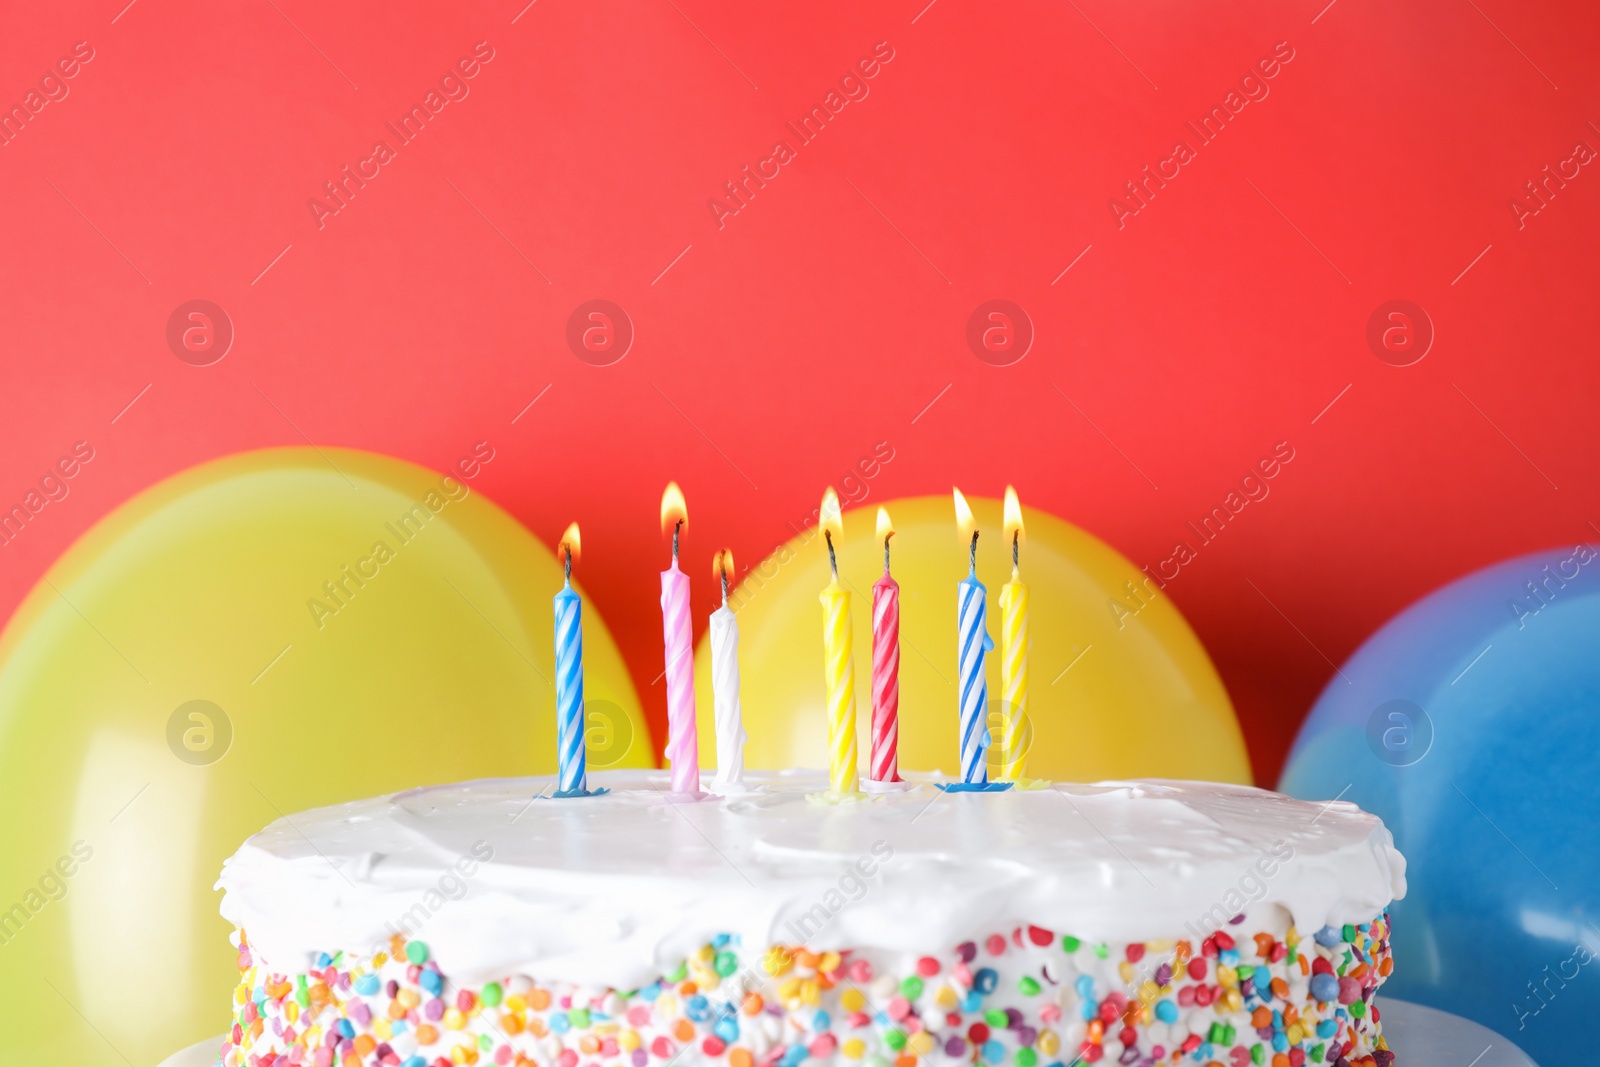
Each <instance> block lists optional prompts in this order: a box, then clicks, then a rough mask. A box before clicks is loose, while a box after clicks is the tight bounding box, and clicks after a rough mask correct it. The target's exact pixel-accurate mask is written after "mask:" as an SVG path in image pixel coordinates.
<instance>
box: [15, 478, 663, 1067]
mask: <svg viewBox="0 0 1600 1067" xmlns="http://www.w3.org/2000/svg"><path fill="white" fill-rule="evenodd" d="M491 455H492V453H491ZM479 458H481V455H480V457H479ZM467 469H470V470H472V471H473V472H474V473H476V470H477V468H476V467H472V466H469V467H468V468H467ZM579 562H580V569H579V572H578V573H579V574H581V573H582V569H581V567H582V564H583V563H585V562H586V561H583V560H580V561H579ZM594 562H595V563H596V564H597V565H603V561H598V560H597V561H594ZM560 586H561V567H560V565H559V564H558V563H557V561H556V559H555V557H554V555H552V553H551V552H550V551H549V550H548V549H546V548H545V547H544V546H543V545H542V544H540V543H539V542H538V541H536V540H535V539H534V538H533V537H532V536H531V535H530V534H529V533H528V531H527V530H526V529H525V528H524V527H523V526H521V525H520V524H519V523H518V522H517V521H516V520H515V519H513V518H511V517H510V516H509V515H507V514H506V513H505V512H504V511H502V510H501V509H500V508H499V507H497V506H496V505H494V504H492V503H490V502H489V501H488V500H487V499H486V498H485V497H484V496H483V495H482V494H480V493H479V492H478V491H477V490H476V489H474V488H472V483H471V482H470V481H464V480H462V479H461V478H458V477H441V475H439V474H438V473H436V472H433V471H428V470H424V469H423V468H421V467H417V466H414V465H412V464H409V463H404V462H401V461H399V460H396V459H392V458H389V457H385V456H379V455H374V454H371V453H366V452H356V451H347V450H342V449H332V448H328V449H322V450H320V451H319V450H314V449H310V448H294V449H272V450H267V451H261V452H250V453H246V454H243V455H237V456H231V457H228V458H226V459H222V460H218V461H216V462H213V463H208V464H205V465H203V466H200V467H197V468H194V469H193V470H190V471H187V472H185V473H183V474H180V475H178V476H176V477H174V478H171V479H169V480H168V481H165V482H163V483H161V484H159V485H157V486H155V487H153V488H151V489H149V490H148V491H146V492H144V493H142V494H141V495H139V496H138V497H136V498H134V499H133V500H131V501H129V502H128V503H127V504H125V505H123V506H122V507H121V508H119V509H118V510H117V511H115V512H113V513H112V514H111V515H109V516H108V517H106V518H105V519H104V520H102V521H101V522H100V523H99V524H98V525H97V526H95V527H94V528H93V529H92V530H90V531H89V532H88V533H87V534H85V535H84V536H83V538H82V539H81V540H79V541H78V543H77V544H75V545H74V546H73V547H72V548H71V549H70V550H69V551H68V552H67V553H66V554H65V555H64V556H62V558H61V559H60V560H59V561H58V562H57V563H56V564H55V566H53V567H52V568H51V569H50V571H49V573H47V574H46V575H45V577H44V579H43V580H42V581H41V582H40V583H39V585H38V586H37V587H36V588H35V589H34V590H33V591H32V593H30V594H29V596H28V598H27V599H26V600H25V601H24V603H23V605H22V607H21V608H20V609H19V610H18V611H17V613H16V615H15V617H14V618H13V619H12V621H11V623H10V625H9V626H8V627H7V629H6V631H5V633H4V635H3V637H0V810H4V811H5V812H6V828H5V831H4V841H5V847H4V848H3V849H0V1051H3V1055H0V1060H3V1061H4V1062H6V1063H13V1062H15V1063H24V1062H26V1063H82V1064H87V1063H100V1064H112V1063H121V1062H123V1061H127V1062H130V1063H134V1064H151V1063H156V1062H159V1061H160V1060H161V1059H162V1058H163V1057H165V1056H167V1055H168V1054H170V1053H171V1052H173V1051H174V1050H176V1049H179V1048H183V1047H185V1046H187V1045H189V1044H192V1043H193V1042H195V1041H198V1040H201V1039H204V1038H206V1037H208V1036H211V1035H214V1034H220V1033H222V1032H223V1030H225V1029H226V1028H227V1026H228V1025H229V1022H230V1014H229V1011H230V1001H229V996H230V992H231V989H232V987H233V986H234V984H235V983H236V982H237V979H238V972H237V969H236V963H235V953H234V952H233V950H232V948H231V947H230V946H229V945H228V942H227V937H228V932H229V928H228V925H227V923H226V922H224V921H223V919H222V918H221V917H220V916H219V915H218V914H217V905H218V899H219V898H218V894H217V893H216V892H214V891H213V888H212V887H213V884H214V883H215V881H216V878H217V874H218V871H219V870H220V868H221V865H222V861H223V859H224V858H225V857H227V856H228V855H229V854H231V853H232V852H233V851H234V849H236V848H237V847H238V846H239V843H240V842H241V841H242V840H243V839H244V838H245V837H246V836H248V835H249V834H251V833H253V832H255V831H256V830H259V829H260V828H261V827H262V826H264V825H265V824H267V823H268V822H271V821H272V820H274V819H276V818H278V817H279V816H282V815H285V814H293V813H294V812H296V811H300V810H303V809H305V808H310V807H315V806H318V805H325V804H332V803H336V802H339V801H344V800H351V799H355V798H358V797H363V796H370V795H373V794H377V793H383V792H387V791H393V790H398V789H404V788H407V787H410V786H415V785H420V784H424V783H430V782H443V781H451V780H459V779H465V778H474V777H480V776H491V775H516V774H529V773H550V772H553V771H554V770H555V766H556V758H555V738H556V727H555V696H554V689H553V688H552V686H551V684H550V679H551V678H552V677H553V676H554V674H553V663H552V661H553V659H554V650H553V633H552V631H553V613H552V606H551V597H552V596H553V595H554V594H555V592H556V590H557V589H559V588H560ZM584 623H585V632H584V637H585V642H586V649H585V652H586V657H585V663H586V672H585V674H586V687H587V696H588V710H589V728H590V738H591V745H590V766H591V767H593V766H597V765H617V766H634V767H644V766H653V765H654V758H653V755H652V749H651V745H650V739H649V735H648V733H647V729H646V727H645V725H644V720H643V717H642V715H641V713H640V709H639V702H638V698H637V696H636V694H635V693H634V689H633V684H632V682H631V681H630V679H629V676H628V672H627V671H626V670H625V669H624V667H623V663H622V658H621V656H620V655H619V654H618V652H617V648H616V645H615V644H614V643H613V641H612V639H611V635H610V634H609V633H608V632H607V630H606V627H605V624H604V623H603V622H602V621H601V619H600V617H599V615H598V614H597V613H596V612H595V611H594V610H593V608H592V607H589V606H587V605H586V606H585V619H584Z"/></svg>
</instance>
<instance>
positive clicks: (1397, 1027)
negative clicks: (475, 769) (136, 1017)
mask: <svg viewBox="0 0 1600 1067" xmlns="http://www.w3.org/2000/svg"><path fill="white" fill-rule="evenodd" d="M1378 1005H1379V1007H1380V1008H1382V1009H1383V1033H1384V1036H1385V1037H1387V1038H1388V1039H1389V1047H1390V1048H1391V1049H1393V1050H1394V1054H1395V1067H1464V1065H1465V1064H1471V1065H1472V1067H1539V1065H1538V1064H1536V1063H1534V1062H1533V1060H1531V1059H1529V1058H1528V1055H1527V1053H1525V1052H1523V1051H1522V1050H1521V1049H1519V1048H1517V1046H1516V1045H1514V1044H1512V1043H1511V1042H1510V1041H1509V1040H1507V1039H1506V1038H1503V1037H1501V1036H1500V1035H1499V1034H1497V1033H1495V1032H1494V1031H1493V1030H1490V1029H1488V1028H1486V1027H1482V1026H1479V1025H1478V1024H1477V1023H1475V1022H1471V1021H1469V1020H1467V1019H1463V1018H1461V1017H1460V1016H1459V1015H1451V1014H1450V1013H1449V1012H1444V1011H1439V1010H1438V1009H1437V1008H1425V1007H1423V1006H1422V1005H1421V1004H1412V1003H1409V1002H1407V1001H1404V1000H1390V999H1389V998H1387V997H1380V998H1378ZM221 1045H222V1038H221V1037H220V1036H219V1037H214V1038H212V1039H211V1040H209V1041H202V1042H200V1043H199V1044H198V1045H194V1046H192V1047H190V1048H186V1049H184V1050H183V1051H182V1052H180V1053H178V1054H177V1055H175V1056H172V1057H170V1058H169V1059H167V1060H166V1061H164V1062H163V1063H162V1064H161V1067H216V1064H217V1049H218V1048H220V1047H221Z"/></svg>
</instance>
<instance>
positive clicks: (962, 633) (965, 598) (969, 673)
mask: <svg viewBox="0 0 1600 1067" xmlns="http://www.w3.org/2000/svg"><path fill="white" fill-rule="evenodd" d="M953 492H954V494H955V504H956V522H957V524H958V525H959V526H960V528H961V532H962V533H963V534H966V533H968V532H969V531H970V532H971V535H972V543H971V549H970V550H969V555H968V557H967V576H966V577H965V578H963V579H962V580H961V581H960V582H959V583H957V585H956V654H957V656H958V657H959V666H960V675H961V677H960V682H959V691H960V699H961V780H962V782H963V783H965V784H966V785H978V786H981V785H986V784H987V783H988V781H989V765H988V761H987V758H986V757H987V756H988V752H989V682H988V680H987V679H986V678H985V677H984V673H983V668H984V660H985V659H986V658H987V657H988V654H989V653H990V652H992V651H994V639H993V638H991V637H990V636H989V630H988V626H987V621H988V605H987V603H986V598H987V597H988V592H989V591H988V590H987V589H985V588H984V587H983V583H982V582H980V581H978V532H977V530H976V529H974V528H973V526H974V523H973V519H972V509H971V508H969V507H968V506H967V501H966V498H965V497H963V496H962V495H961V490H959V489H956V490H953Z"/></svg>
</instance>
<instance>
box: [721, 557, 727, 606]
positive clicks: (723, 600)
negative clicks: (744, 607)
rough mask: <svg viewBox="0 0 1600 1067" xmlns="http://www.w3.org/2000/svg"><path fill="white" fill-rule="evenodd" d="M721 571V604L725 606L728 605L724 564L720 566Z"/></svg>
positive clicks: (725, 567)
mask: <svg viewBox="0 0 1600 1067" xmlns="http://www.w3.org/2000/svg"><path fill="white" fill-rule="evenodd" d="M721 573H722V606H723V607H727V606H728V568H727V566H726V565H724V566H723V567H722V570H721Z"/></svg>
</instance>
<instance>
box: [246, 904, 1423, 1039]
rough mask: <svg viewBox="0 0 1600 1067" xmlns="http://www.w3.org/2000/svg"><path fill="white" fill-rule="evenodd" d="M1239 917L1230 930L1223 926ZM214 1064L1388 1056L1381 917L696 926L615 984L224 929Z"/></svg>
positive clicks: (414, 946) (1386, 959) (1388, 965)
mask: <svg viewBox="0 0 1600 1067" xmlns="http://www.w3.org/2000/svg"><path fill="white" fill-rule="evenodd" d="M1242 922H1243V917H1242V916H1240V917H1236V918H1235V919H1234V920H1233V921H1232V923H1230V925H1232V926H1237V925H1238V924H1240V923H1242ZM234 943H235V944H236V945H237V946H238V949H239V966H240V970H241V979H240V983H239V986H238V988H237V989H236V990H235V992H234V1004H235V1014H234V1025H233V1029H232V1032H231V1033H230V1034H229V1036H228V1037H227V1039H226V1040H225V1042H224V1044H223V1047H222V1053H221V1063H222V1064H223V1065H224V1067H285V1065H287V1067H453V1065H460V1064H495V1065H497V1067H668V1065H669V1064H677V1063H683V1064H685V1067H700V1065H704V1067H724V1065H725V1067H802V1065H806V1067H823V1065H828V1067H832V1065H845V1067H856V1065H860V1067H943V1065H955V1064H961V1063H970V1064H976V1065H980V1067H981V1065H993V1067H1001V1065H1005V1067H1073V1065H1075V1064H1077V1063H1090V1064H1092V1063H1096V1062H1099V1061H1102V1060H1105V1061H1107V1062H1112V1061H1114V1062H1116V1063H1117V1064H1120V1065H1123V1067H1134V1065H1137V1067H1154V1065H1157V1064H1174V1065H1175V1064H1201V1065H1206V1067H1211V1065H1218V1067H1248V1065H1264V1067H1304V1065H1305V1064H1314V1065H1315V1064H1330V1065H1333V1067H1390V1065H1391V1064H1392V1063H1393V1061H1394V1056H1393V1054H1392V1053H1391V1052H1389V1050H1388V1046H1387V1044H1386V1043H1385V1041H1384V1038H1383V1037H1382V1035H1381V1033H1380V1030H1379V1014H1380V1013H1379V1010H1378V1008H1377V1007H1375V1006H1374V1005H1373V996H1374V994H1375V993H1376V991H1377V989H1378V987H1379V985H1380V984H1381V983H1382V982H1383V980H1384V979H1385V978H1386V977H1388V975H1389V972H1390V970H1391V969H1392V967H1393V961H1392V959H1391V957H1390V951H1389V918H1388V914H1387V913H1385V914H1383V915H1380V916H1379V917H1377V918H1376V919H1374V920H1373V921H1372V922H1370V923H1362V924H1359V925H1347V926H1343V927H1331V926H1330V927H1323V928H1322V929H1321V930H1318V931H1317V932H1316V933H1315V935H1313V936H1312V937H1309V938H1303V937H1301V936H1300V934H1299V933H1298V932H1297V931H1296V930H1295V929H1294V927H1293V926H1290V927H1288V928H1287V929H1286V930H1283V931H1280V932H1279V933H1277V934H1274V933H1272V932H1268V931H1263V932H1260V933H1256V934H1254V935H1252V936H1248V937H1246V936H1243V935H1242V934H1241V935H1240V936H1238V937H1235V936H1233V935H1230V934H1229V933H1227V932H1225V931H1222V930H1219V931H1216V932H1215V933H1212V934H1211V935H1210V936H1208V937H1206V938H1205V939H1204V940H1202V941H1200V943H1199V945H1198V946H1196V945H1195V944H1194V943H1193V942H1192V941H1189V940H1181V941H1150V942H1134V943H1131V944H1124V945H1106V944H1089V943H1085V942H1082V941H1080V940H1079V939H1078V938H1075V937H1072V936H1071V935H1062V934H1058V933H1055V932H1053V931H1050V930H1046V929H1043V928H1041V927H1038V926H1021V927H1017V928H1016V929H1013V930H1010V931H1008V932H1006V933H995V934H991V935H990V936H988V937H987V938H985V939H983V940H982V941H981V942H970V941H969V942H966V943H964V944H962V945H959V946H957V947H956V948H955V949H954V950H953V951H951V952H948V953H946V954H945V955H944V956H943V957H935V956H921V957H906V958H905V960H904V964H905V965H904V966H903V967H901V968H899V969H898V970H903V971H904V973H879V970H878V969H877V968H875V967H874V966H873V963H872V962H871V961H869V960H868V959H867V958H864V957H863V956H860V955H858V954H856V953H853V952H850V951H842V952H817V951H813V950H810V949H807V948H790V947H785V946H781V945H778V946H771V947H767V948H764V949H762V950H760V951H759V952H757V953H746V952H745V951H743V949H742V948H741V946H740V945H739V944H738V942H737V940H736V939H734V938H730V937H727V936H719V937H716V938H713V939H712V941H711V943H709V944H707V945H705V946H703V947H702V948H701V949H700V950H699V951H698V952H697V953H696V954H695V955H694V956H693V957H691V958H690V959H688V960H686V961H685V962H684V963H682V964H681V965H680V966H679V967H678V968H677V969H676V970H675V971H673V973H671V974H668V975H664V976H663V977H662V978H660V979H659V980H658V981H656V982H653V983H651V984H650V985H647V986H645V987H643V988H640V989H636V990H629V991H620V990H614V989H608V988H593V987H585V986H579V985H574V984H572V983H564V982H554V983H546V984H541V983H539V982H537V981H535V980H533V979H530V978H528V977H526V976H514V977H510V978H507V979H505V980H502V981H496V982H488V983H486V984H484V985H480V986H474V987H470V988H466V987H459V986H457V985H456V984H455V983H453V982H452V981H451V980H450V979H449V977H448V976H447V975H445V974H444V973H443V972H441V970H440V969H439V966H438V964H437V963H436V962H435V961H434V960H432V959H431V958H430V955H429V951H428V947H427V945H426V943H425V942H423V941H420V940H412V941H406V940H404V939H402V938H400V937H395V938H394V939H393V940H392V941H391V942H390V946H389V948H390V951H388V952H381V953H378V954H377V955H375V956H373V957H372V958H371V959H369V960H347V959H346V958H345V957H344V955H343V954H338V955H333V956H328V955H324V956H322V957H320V958H319V959H318V960H317V961H316V966H315V967H314V968H313V969H311V970H310V971H308V972H306V973H303V974H297V975H293V976H285V975H278V974H271V973H269V972H268V971H267V970H266V968H264V967H263V966H261V965H260V964H259V963H258V962H257V961H256V959H255V958H254V956H253V954H252V952H251V949H250V945H249V941H248V939H247V937H246V935H245V934H244V932H243V931H240V932H238V933H236V935H235V939H234Z"/></svg>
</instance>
